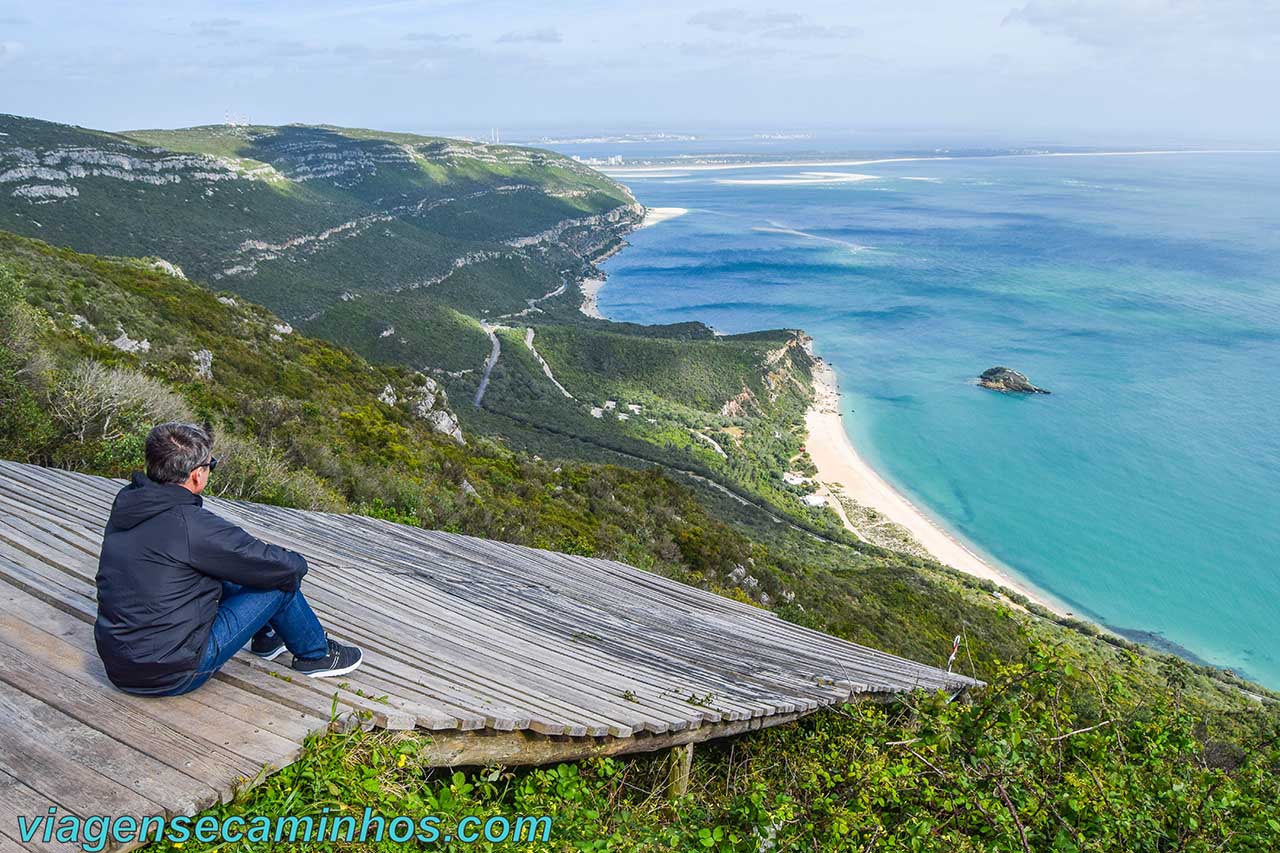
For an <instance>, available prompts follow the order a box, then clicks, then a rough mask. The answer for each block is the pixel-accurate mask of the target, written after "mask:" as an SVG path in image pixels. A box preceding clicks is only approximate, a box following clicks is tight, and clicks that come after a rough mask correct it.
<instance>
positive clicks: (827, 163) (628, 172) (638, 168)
mask: <svg viewBox="0 0 1280 853" xmlns="http://www.w3.org/2000/svg"><path fill="white" fill-rule="evenodd" d="M1181 154H1280V149H1275V148H1198V149H1188V150H1182V151H1180V150H1177V149H1165V150H1159V149H1157V150H1148V151H1030V152H1023V153H1016V152H1011V153H1007V154H936V155H929V156H917V157H878V158H876V157H872V158H865V159H860V160H849V159H841V160H773V161H769V160H755V161H749V162H741V163H729V162H720V163H717V162H711V163H707V162H702V163H698V162H693V163H662V164H657V163H653V164H646V163H637V164H634V165H625V164H624V165H620V166H601V167H600V171H601V172H603V173H604V174H606V175H608V176H610V177H612V178H627V177H636V178H643V177H651V175H650V173H652V172H673V173H674V172H681V173H686V174H687V173H691V172H721V171H730V170H735V169H782V168H822V167H827V168H848V167H849V166H876V165H880V164H882V163H925V162H931V161H937V160H1009V159H1020V158H1035V157H1162V156H1176V155H1181ZM653 177H656V176H653ZM663 177H674V175H671V176H663Z"/></svg>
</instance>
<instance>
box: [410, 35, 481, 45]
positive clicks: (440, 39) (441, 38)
mask: <svg viewBox="0 0 1280 853" xmlns="http://www.w3.org/2000/svg"><path fill="white" fill-rule="evenodd" d="M401 38H403V39H404V40H405V41H421V42H430V43H435V44H441V43H444V42H451V41H462V40H463V39H469V38H471V34H470V33H405V34H404V35H403V36H401Z"/></svg>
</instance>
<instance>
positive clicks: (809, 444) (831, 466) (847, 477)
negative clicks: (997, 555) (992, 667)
mask: <svg viewBox="0 0 1280 853" xmlns="http://www.w3.org/2000/svg"><path fill="white" fill-rule="evenodd" d="M813 383H814V402H813V405H812V406H811V407H810V409H809V411H808V412H807V413H806V415H805V425H806V427H807V429H808V438H807V440H806V444H805V447H806V449H807V450H808V453H809V457H810V458H811V459H812V460H813V464H814V466H815V467H816V468H817V469H818V476H817V478H816V479H817V480H818V481H819V482H820V483H821V484H822V485H823V486H825V487H826V489H827V490H834V489H836V488H839V489H841V490H842V491H843V492H844V494H845V495H846V496H848V497H850V498H852V499H853V500H855V501H857V502H858V503H859V504H862V505H863V506H866V507H869V508H871V509H874V510H876V511H877V512H879V513H881V514H883V515H884V516H885V517H886V518H888V519H889V520H890V521H892V522H894V523H896V524H899V525H901V526H902V527H904V528H906V529H907V531H908V532H910V533H911V535H912V536H913V537H914V538H915V540H916V542H918V543H919V544H920V546H921V547H922V548H924V549H925V550H926V551H927V552H928V553H929V554H930V555H932V556H933V558H934V559H935V560H937V561H938V562H940V563H943V564H944V565H947V566H950V567H951V568H953V569H956V570H957V571H960V572H964V573H965V574H968V575H972V576H974V577H977V578H982V579H985V580H990V581H994V582H995V583H997V584H999V585H1000V586H1003V587H1005V588H1007V589H1010V590H1013V591H1014V592H1018V593H1021V594H1022V595H1025V596H1026V597H1027V598H1028V599H1030V600H1031V601H1034V602H1036V603H1037V604H1040V605H1042V606H1043V607H1046V608H1048V609H1049V610H1052V611H1054V612H1055V613H1057V614H1059V615H1062V616H1065V615H1068V613H1069V611H1068V609H1067V608H1066V606H1065V605H1064V604H1063V603H1062V602H1059V601H1056V600H1054V599H1053V598H1052V597H1051V596H1050V595H1049V594H1048V593H1046V592H1044V591H1043V590H1040V589H1037V588H1035V587H1034V586H1032V585H1031V584H1029V583H1027V582H1026V581H1024V580H1022V579H1020V578H1018V577H1017V576H1015V575H1014V574H1012V573H1011V572H1009V571H1008V570H1005V569H1003V568H1001V567H999V566H998V565H996V564H994V563H993V561H990V560H987V559H985V558H983V557H982V556H980V555H978V554H977V553H975V552H974V551H973V550H972V549H970V548H969V547H967V546H966V545H965V544H964V543H962V542H961V541H960V540H959V539H957V538H956V537H955V536H953V535H952V534H951V533H949V532H947V531H946V530H944V529H943V528H942V527H941V525H939V524H938V523H937V522H935V521H934V520H933V519H931V518H930V517H929V516H928V515H926V514H925V513H924V512H923V511H922V510H921V509H920V508H919V507H917V506H916V505H915V504H913V503H912V502H911V501H910V500H908V499H907V497H906V496H905V495H903V494H902V493H901V492H900V491H898V490H897V489H896V488H894V487H893V486H892V485H890V484H889V483H888V481H886V480H885V479H884V478H883V477H881V476H880V474H879V473H877V472H876V470H875V469H874V468H872V467H871V466H870V465H868V464H867V462H866V461H865V460H863V459H862V457H861V456H859V455H858V451H857V449H856V448H855V447H854V446H853V441H852V440H851V439H850V438H849V432H848V430H846V429H845V427H844V422H843V418H842V417H841V414H840V391H839V387H838V386H837V384H836V376H835V370H834V369H832V367H831V366H830V365H829V364H827V362H825V361H823V360H821V359H818V360H817V365H816V367H815V368H814V373H813ZM837 515H839V516H840V517H841V519H842V520H843V521H844V522H845V525H846V527H848V528H849V529H850V530H851V531H853V532H854V533H855V534H857V530H856V529H855V528H854V527H853V526H852V525H851V524H850V523H849V522H848V519H847V518H846V517H845V515H844V513H843V512H839V511H837Z"/></svg>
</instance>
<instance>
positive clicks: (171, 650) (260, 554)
mask: <svg viewBox="0 0 1280 853" xmlns="http://www.w3.org/2000/svg"><path fill="white" fill-rule="evenodd" d="M203 503H204V501H203V500H201V498H200V496H199V495H193V494H191V492H189V491H187V490H186V489H184V488H183V487H182V486H177V485H162V484H160V483H155V482H152V481H151V480H149V479H147V477H146V476H144V475H142V474H134V475H133V482H132V483H130V484H129V485H127V486H125V487H124V488H123V489H121V490H120V493H119V494H118V495H116V500H115V503H114V504H113V505H112V507H111V517H110V518H109V519H108V520H107V529H106V533H105V534H104V535H103V539H102V556H101V557H100V558H99V560H98V581H97V583H98V620H97V622H96V623H95V624H94V630H93V633H94V639H95V640H96V641H97V645H98V654H99V655H100V656H101V657H102V663H103V664H104V665H105V666H106V670H107V677H108V678H110V679H111V683H112V684H115V685H116V686H117V687H119V688H120V689H122V690H126V691H128V692H130V693H163V692H165V691H166V690H170V689H172V688H174V687H177V686H178V685H180V684H181V683H182V681H183V679H184V678H186V676H187V675H189V674H190V673H192V672H194V671H195V668H196V666H197V665H198V664H199V662H200V655H201V653H202V652H203V651H204V647H205V643H206V641H207V640H208V637H209V628H210V626H212V625H213V617H214V615H215V614H216V613H217V612H218V602H219V601H220V600H221V598H222V582H223V581H231V582H233V583H237V584H240V585H242V586H248V587H258V588H263V589H282V590H286V591H291V590H296V589H297V588H298V585H299V584H300V583H301V582H302V576H303V575H305V574H306V573H307V561H306V559H305V558H304V557H303V556H302V555H301V554H297V553H294V552H293V551H289V550H286V549H284V548H281V547H280V546H278V545H268V544H267V543H266V542H263V541H261V540H259V539H255V538H254V537H252V536H250V535H249V534H248V533H246V532H245V531H244V530H241V529H240V528H239V527H236V526H235V525H234V524H232V523H231V522H229V521H227V520H225V519H223V518H219V517H218V516H216V515H214V514H213V513H211V512H209V511H208V510H207V509H204V508H203Z"/></svg>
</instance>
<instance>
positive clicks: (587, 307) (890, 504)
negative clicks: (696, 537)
mask: <svg viewBox="0 0 1280 853" xmlns="http://www.w3.org/2000/svg"><path fill="white" fill-rule="evenodd" d="M912 159H924V158H912ZM929 159H935V158H929ZM938 159H941V158H938ZM688 212H689V211H688V209H687V208H683V207H653V208H645V215H644V218H643V219H642V220H641V222H640V224H639V225H638V226H637V227H638V228H646V227H648V226H651V225H656V224H658V223H659V222H665V221H666V220H668V219H673V218H675V217H677V216H683V215H684V214H686V213H688ZM623 245H624V246H625V244H623ZM621 248H622V246H619V247H617V248H616V249H615V250H614V252H616V251H619V250H620V249H621ZM614 252H610V254H613V253H614ZM605 281H606V278H605V276H604V275H603V274H602V275H601V277H600V278H591V279H583V280H581V281H580V282H579V288H580V289H581V292H582V303H581V305H580V306H579V310H580V311H582V313H583V314H585V315H586V316H588V317H592V318H595V319H598V320H607V319H608V318H607V317H605V316H604V314H602V313H601V311H600V302H599V294H600V290H601V288H603V287H604V285H605ZM812 347H813V344H812V339H810V340H809V342H808V343H807V344H806V349H808V350H809V354H810V355H811V356H813V358H814V362H815V366H814V370H813V385H814V401H813V404H812V405H811V406H810V408H809V410H808V411H807V412H806V413H805V427H806V430H807V437H806V443H805V447H806V450H807V452H808V454H809V457H810V459H811V460H812V461H813V464H814V467H815V468H817V472H818V473H817V477H816V478H814V483H815V485H817V486H818V492H817V493H818V494H819V495H821V496H822V497H824V498H825V499H826V501H827V504H828V506H830V507H831V509H832V510H833V511H834V512H835V513H836V515H837V516H838V517H839V518H840V520H841V521H842V522H843V523H844V525H845V527H846V528H847V529H848V530H850V531H851V532H852V533H853V534H854V535H855V536H857V537H858V538H859V539H863V540H864V541H869V540H867V539H866V537H865V536H863V533H862V532H861V531H859V530H858V528H857V527H856V526H855V525H854V524H853V523H852V522H851V521H850V518H849V515H848V513H847V511H846V507H845V506H844V505H843V504H842V503H841V501H840V499H839V498H837V496H836V495H837V493H838V494H840V495H842V496H843V497H845V498H847V499H851V500H853V501H854V502H856V503H857V504H858V505H860V506H861V507H862V508H864V509H868V510H872V511H874V512H876V513H879V514H880V515H881V516H883V518H884V519H885V520H887V521H888V522H890V523H892V524H894V525H897V526H899V527H901V528H903V529H904V530H905V531H906V532H907V533H908V534H909V536H910V538H911V539H912V540H914V541H913V542H912V544H913V545H915V546H918V548H916V549H907V550H912V551H913V552H916V553H918V552H919V551H923V552H925V555H927V556H929V557H931V558H932V559H934V560H937V561H938V562H940V563H942V564H944V565H946V566H950V567H951V568H953V569H955V570H956V571H960V572H963V573H965V574H967V575H971V576H973V577H976V578H980V579H983V580H989V581H992V582H994V583H996V584H998V585H999V586H1001V587H1003V588H1005V589H1007V590H1010V591H1012V592H1016V593H1019V594H1021V595H1023V596H1025V597H1026V598H1027V599H1028V600H1029V601H1033V602H1035V603H1036V604H1039V605H1040V606H1042V607H1044V608H1046V609H1048V610H1050V611H1052V612H1054V613H1056V614H1057V615H1059V616H1070V615H1072V614H1071V611H1070V610H1069V609H1068V608H1067V607H1066V605H1065V604H1063V603H1062V602H1060V601H1057V600H1056V599H1054V598H1053V597H1052V596H1051V595H1049V594H1048V593H1046V592H1045V591H1043V590H1040V589H1037V588H1036V587H1034V586H1033V585H1031V584H1030V583H1028V582H1026V581H1024V580H1022V579H1020V578H1018V577H1017V576H1016V575H1014V574H1013V573H1012V572H1010V571H1009V570H1007V569H1004V568H1002V567H1001V566H999V565H998V564H996V563H995V561H993V560H988V559H986V558H984V557H982V556H980V555H979V554H978V553H976V552H975V551H974V550H973V549H972V548H969V547H967V546H966V545H965V544H964V543H963V542H961V541H960V540H959V539H958V538H957V537H956V536H954V535H952V534H951V533H949V532H948V531H947V530H945V529H944V528H943V527H942V526H941V525H940V524H939V523H938V522H936V521H934V520H933V519H932V518H930V517H929V516H928V515H927V514H926V513H925V512H924V511H923V510H921V509H920V508H919V507H917V506H916V505H915V504H913V503H912V502H911V501H910V500H909V499H908V498H907V497H906V496H905V495H903V494H902V493H901V492H900V491H899V490H898V489H896V488H894V487H893V486H892V485H890V484H889V482H888V481H887V480H885V479H884V478H883V477H882V476H880V474H879V473H878V472H877V471H876V470H875V469H874V468H872V467H871V466H870V465H869V464H867V462H866V461H865V460H863V458H862V457H861V456H859V455H858V451H857V449H856V448H855V447H854V446H853V442H852V440H851V439H850V438H849V433H848V431H847V430H846V429H845V427H844V422H843V418H842V416H841V413H840V389H839V385H838V383H837V380H836V373H835V369H834V368H832V367H831V365H830V364H828V363H827V362H826V361H825V360H824V359H822V358H821V357H819V356H814V354H813V351H812ZM900 550H901V549H900Z"/></svg>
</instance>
